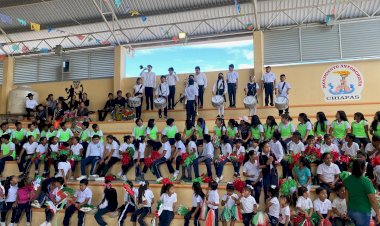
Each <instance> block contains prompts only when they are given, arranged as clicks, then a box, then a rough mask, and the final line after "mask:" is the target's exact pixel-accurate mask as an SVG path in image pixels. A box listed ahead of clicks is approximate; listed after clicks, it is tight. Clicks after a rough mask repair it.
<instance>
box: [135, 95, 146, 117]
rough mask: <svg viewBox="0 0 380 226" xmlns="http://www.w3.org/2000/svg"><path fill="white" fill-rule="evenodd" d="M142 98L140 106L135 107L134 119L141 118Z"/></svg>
mask: <svg viewBox="0 0 380 226" xmlns="http://www.w3.org/2000/svg"><path fill="white" fill-rule="evenodd" d="M143 100H144V98H142V97H141V104H140V106H138V107H135V110H136V118H141V108H142V102H143Z"/></svg>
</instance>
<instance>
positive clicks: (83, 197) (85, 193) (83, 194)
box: [63, 179, 92, 226]
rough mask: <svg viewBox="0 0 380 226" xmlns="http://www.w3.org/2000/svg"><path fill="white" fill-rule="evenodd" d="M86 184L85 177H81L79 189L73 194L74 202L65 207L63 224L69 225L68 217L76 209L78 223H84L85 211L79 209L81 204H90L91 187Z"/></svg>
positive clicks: (64, 225)
mask: <svg viewBox="0 0 380 226" xmlns="http://www.w3.org/2000/svg"><path fill="white" fill-rule="evenodd" d="M87 185H88V180H87V179H82V180H81V181H80V182H79V190H77V191H76V192H75V194H74V197H75V203H74V204H71V205H69V206H67V207H66V210H65V217H64V219H63V226H69V225H70V218H71V216H72V215H73V214H74V213H75V211H78V225H84V216H85V213H84V212H82V211H80V210H79V209H80V207H81V206H83V205H86V204H88V205H90V204H91V200H92V192H91V189H90V188H89V187H87Z"/></svg>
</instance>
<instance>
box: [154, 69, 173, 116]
mask: <svg viewBox="0 0 380 226" xmlns="http://www.w3.org/2000/svg"><path fill="white" fill-rule="evenodd" d="M169 94H170V91H169V85H168V84H167V83H166V77H165V76H164V75H163V76H161V84H160V85H158V88H157V89H156V98H158V97H163V98H165V100H166V103H165V107H164V117H165V119H167V118H168V96H169ZM158 117H159V118H162V109H161V108H160V109H158Z"/></svg>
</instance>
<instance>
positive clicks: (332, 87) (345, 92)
mask: <svg viewBox="0 0 380 226" xmlns="http://www.w3.org/2000/svg"><path fill="white" fill-rule="evenodd" d="M321 86H322V90H323V93H324V94H325V101H326V102H330V101H354V100H360V99H361V92H362V90H363V86H364V77H363V74H362V73H361V72H360V71H359V69H357V68H356V67H355V66H352V65H350V64H336V65H332V66H331V67H329V68H328V69H327V70H326V71H325V72H324V73H323V75H322V79H321Z"/></svg>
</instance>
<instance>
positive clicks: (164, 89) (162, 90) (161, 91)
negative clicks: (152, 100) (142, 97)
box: [156, 82, 170, 97]
mask: <svg viewBox="0 0 380 226" xmlns="http://www.w3.org/2000/svg"><path fill="white" fill-rule="evenodd" d="M169 93H170V92H169V85H168V83H166V82H164V83H161V84H160V85H158V87H157V89H156V95H157V96H163V97H167V96H169Z"/></svg>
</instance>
